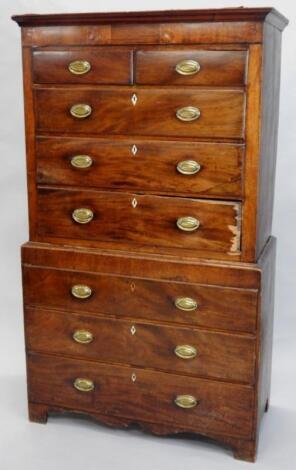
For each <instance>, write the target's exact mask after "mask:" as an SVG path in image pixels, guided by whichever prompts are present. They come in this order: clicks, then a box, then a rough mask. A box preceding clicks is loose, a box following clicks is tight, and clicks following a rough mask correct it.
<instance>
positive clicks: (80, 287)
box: [71, 284, 92, 299]
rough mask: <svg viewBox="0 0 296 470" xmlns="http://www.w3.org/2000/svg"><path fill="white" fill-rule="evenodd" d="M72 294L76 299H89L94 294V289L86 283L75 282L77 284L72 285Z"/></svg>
mask: <svg viewBox="0 0 296 470" xmlns="http://www.w3.org/2000/svg"><path fill="white" fill-rule="evenodd" d="M71 294H72V295H73V297H75V298H76V299H88V298H89V297H90V296H91V294H92V290H91V288H90V287H89V286H86V285H84V284H75V286H72V289H71Z"/></svg>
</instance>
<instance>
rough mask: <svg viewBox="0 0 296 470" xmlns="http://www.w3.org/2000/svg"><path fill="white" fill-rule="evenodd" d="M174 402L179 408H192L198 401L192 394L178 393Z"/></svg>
mask: <svg viewBox="0 0 296 470" xmlns="http://www.w3.org/2000/svg"><path fill="white" fill-rule="evenodd" d="M175 404H176V405H177V406H179V407H180V408H194V407H195V406H196V405H198V404H199V402H198V400H197V399H196V398H195V397H193V396H192V395H178V396H177V397H176V398H175Z"/></svg>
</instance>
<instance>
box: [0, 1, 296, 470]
mask: <svg viewBox="0 0 296 470" xmlns="http://www.w3.org/2000/svg"><path fill="white" fill-rule="evenodd" d="M270 3H272V2H269V1H268V2H266V1H259V0H258V1H246V2H245V4H244V6H249V7H251V6H271V5H270ZM227 6H241V5H240V2H235V1H226V0H224V1H213V2H206V1H198V0H194V1H193V0H192V1H189V0H182V1H181V0H179V1H178V0H166V1H160V0H158V1H156V0H149V1H143V0H142V1H141V2H135V1H132V0H125V1H124V2H120V1H116V0H108V1H104V2H103V1H92V0H71V1H69V0H67V1H66V0H60V1H58V0H56V1H54V0H52V1H51V0H1V3H0V31H1V34H0V234H1V235H0V236H1V240H0V241H1V243H0V260H1V261H0V308H1V310H0V470H4V469H5V470H16V469H17V470H18V469H22V470H25V469H30V470H35V469H41V468H42V470H47V469H52V468H54V469H58V470H59V469H68V468H69V469H70V468H71V470H78V469H79V470H81V469H82V468H88V470H93V469H102V470H109V469H113V468H114V469H115V468H116V469H120V470H124V469H131V470H132V469H137V470H138V469H139V468H141V470H145V469H149V470H158V469H159V470H160V469H161V470H166V469H170V470H177V469H194V468H207V470H210V469H227V470H231V469H241V468H247V465H249V466H250V468H252V467H251V465H252V464H246V463H244V462H239V461H235V460H234V459H233V458H232V456H231V453H230V451H228V450H226V449H224V448H223V447H220V446H217V445H214V444H209V443H204V442H199V441H195V440H185V439H180V438H156V437H153V436H149V435H147V434H144V433H142V432H138V431H118V430H112V429H108V428H105V427H103V426H100V425H97V424H94V423H93V422H90V421H87V420H82V419H78V420H75V419H70V418H61V417H59V418H51V419H49V423H48V425H47V426H43V425H38V424H32V423H29V422H28V420H27V410H26V385H25V383H26V382H25V360H24V359H25V357H24V342H23V320H22V299H21V273H20V250H19V247H20V245H21V244H22V243H23V242H25V241H26V240H27V238H28V227H27V199H26V198H27V196H26V180H25V150H24V126H23V103H22V76H21V57H20V50H21V49H20V31H19V28H18V26H17V25H16V24H15V23H13V22H12V21H11V20H10V16H11V15H12V14H20V13H59V12H74V11H76V12H79V11H122V10H157V9H178V8H179V9H180V8H182V9H187V8H210V7H211V8H214V7H227ZM272 6H274V7H275V8H277V9H278V10H279V11H280V12H281V13H283V14H284V15H285V16H287V17H288V18H289V19H290V25H289V26H288V27H287V29H286V30H285V31H284V33H283V53H282V82H281V106H280V127H279V146H278V165H277V179H276V197H275V211H274V224H273V234H274V235H276V236H277V237H278V258H277V277H276V310H275V335H274V354H273V376H272V396H271V408H270V411H269V413H268V414H267V415H266V416H265V419H264V421H263V425H262V429H261V436H260V446H259V453H258V461H257V464H256V469H268V470H271V469H281V470H284V469H288V468H289V469H292V468H296V445H295V443H296V354H295V353H296V348H295V344H296V337H295V333H296V328H295V327H296V320H295V313H296V312H295V306H296V301H295V300H296V299H295V295H294V294H295V291H296V282H295V281H296V257H295V232H296V182H295V176H296V125H295V112H296V47H295V44H296V28H295V19H296V18H295V16H296V15H295V12H296V7H295V2H294V1H293V0H273V5H272Z"/></svg>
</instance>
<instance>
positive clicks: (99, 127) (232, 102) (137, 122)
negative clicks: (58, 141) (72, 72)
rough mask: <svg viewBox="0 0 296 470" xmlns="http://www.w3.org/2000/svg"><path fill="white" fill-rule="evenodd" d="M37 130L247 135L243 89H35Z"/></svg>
mask: <svg viewBox="0 0 296 470" xmlns="http://www.w3.org/2000/svg"><path fill="white" fill-rule="evenodd" d="M35 98H36V121H37V123H36V124H37V130H38V131H54V132H75V133H77V134H88V133H90V134H97V135H98V134H109V135H118V134H120V135H133V136H135V135H141V136H145V135H148V136H149V135H150V136H165V137H170V136H177V137H186V136H187V137H196V138H198V137H204V138H221V139H236V138H237V139H242V138H243V137H244V116H245V93H244V90H242V89H239V88H236V89H235V88H233V89H231V90H229V89H221V88H220V89H218V88H215V89H196V88H185V89H183V88H178V89H176V88H174V89H173V88H171V89H168V88H167V89H157V88H153V87H151V88H148V87H147V88H130V87H121V88H119V87H118V88H116V89H115V88H114V87H110V88H108V87H104V88H99V87H97V88H93V89H87V90H86V89H78V88H75V89H70V88H64V89H47V88H38V89H36V90H35Z"/></svg>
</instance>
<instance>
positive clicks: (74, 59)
mask: <svg viewBox="0 0 296 470" xmlns="http://www.w3.org/2000/svg"><path fill="white" fill-rule="evenodd" d="M131 73H132V51H131V50H129V49H126V48H120V47H92V48H87V47H78V48H76V47H75V48H67V49H57V50H47V49H41V50H40V49H38V50H35V51H34V50H33V81H34V82H35V83H100V84H104V83H105V84H114V85H125V84H126V85H127V84H130V83H131Z"/></svg>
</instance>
